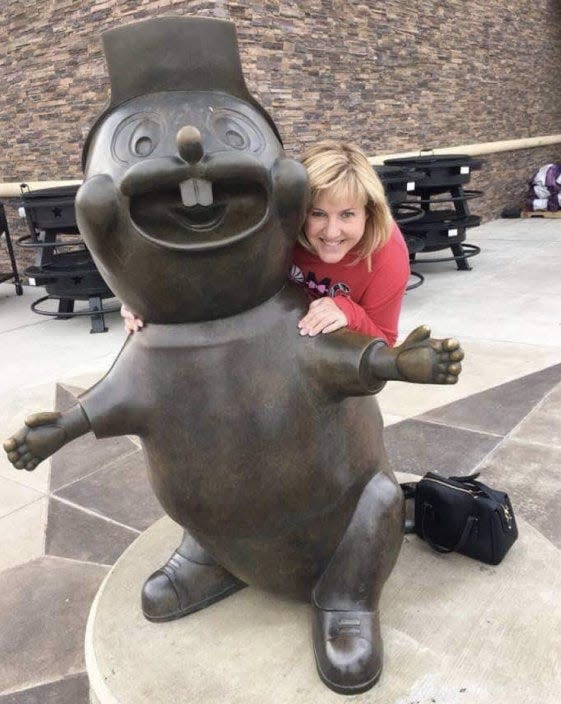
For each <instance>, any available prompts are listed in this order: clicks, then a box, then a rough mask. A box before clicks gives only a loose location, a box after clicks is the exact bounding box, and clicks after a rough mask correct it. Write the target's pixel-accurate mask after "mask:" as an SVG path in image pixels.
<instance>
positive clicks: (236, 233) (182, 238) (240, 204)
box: [121, 157, 269, 250]
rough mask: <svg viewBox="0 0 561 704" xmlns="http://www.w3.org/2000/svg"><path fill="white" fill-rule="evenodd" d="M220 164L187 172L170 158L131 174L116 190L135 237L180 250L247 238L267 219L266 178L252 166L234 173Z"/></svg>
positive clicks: (238, 167)
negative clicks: (123, 200) (122, 196)
mask: <svg viewBox="0 0 561 704" xmlns="http://www.w3.org/2000/svg"><path fill="white" fill-rule="evenodd" d="M223 161H224V160H223V159H221V160H220V161H219V160H218V159H214V160H212V161H210V160H209V161H208V162H207V163H205V164H204V165H201V166H199V165H197V166H196V167H189V166H187V165H186V164H185V163H184V162H183V163H178V160H176V159H174V158H173V157H170V158H167V159H157V160H153V161H152V163H150V162H145V163H144V164H138V165H136V166H135V167H133V168H131V169H130V170H129V172H128V173H127V175H126V176H125V178H124V179H123V182H122V185H121V190H122V191H123V193H124V194H125V195H127V196H128V197H129V199H130V201H129V208H130V215H131V218H132V221H133V222H134V224H135V225H136V228H137V231H138V233H139V234H140V235H141V236H143V237H144V238H146V239H148V240H150V241H152V242H153V243H155V244H158V245H161V246H163V247H167V248H171V249H184V250H206V249H215V248H216V247H223V246H225V245H227V244H230V243H232V242H235V241H237V240H239V239H242V238H244V237H246V236H248V235H249V234H251V233H252V232H253V231H254V230H255V229H256V228H257V226H258V225H259V224H260V223H261V221H262V220H263V218H264V217H265V216H266V214H267V205H268V201H269V196H268V188H267V186H268V183H269V179H268V174H267V173H264V170H263V167H262V165H261V164H258V168H256V164H255V162H254V161H253V160H252V163H250V164H249V166H248V164H247V163H245V164H243V163H242V165H241V167H240V164H239V163H238V164H237V165H235V166H237V168H235V166H233V165H232V164H229V163H226V164H223V163H222V162H223ZM227 161H229V160H227ZM164 167H165V168H164Z"/></svg>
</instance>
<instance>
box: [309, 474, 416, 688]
mask: <svg viewBox="0 0 561 704" xmlns="http://www.w3.org/2000/svg"><path fill="white" fill-rule="evenodd" d="M403 526H404V504H403V496H402V491H401V489H400V487H399V485H398V484H397V482H396V481H395V479H393V478H390V476H388V474H386V473H383V472H380V473H379V474H376V475H375V476H374V477H373V478H372V479H371V480H370V482H369V483H368V485H367V486H366V488H365V489H364V492H363V493H362V496H361V498H360V500H359V502H358V504H357V507H356V510H355V512H354V514H353V517H352V519H351V522H350V523H349V526H348V528H347V530H346V532H345V535H344V536H343V539H342V540H341V542H340V543H339V546H338V547H337V550H336V551H335V554H334V556H333V558H332V559H331V561H330V563H329V565H328V566H327V568H326V570H325V572H324V573H323V574H322V576H321V578H320V579H319V581H318V582H317V584H316V586H315V587H314V590H313V594H312V609H313V638H314V653H315V657H316V665H317V668H318V672H319V675H320V677H321V679H322V680H323V681H324V682H325V684H327V686H328V687H330V688H331V689H333V690H334V691H336V692H339V693H340V694H356V693H359V692H364V691H366V690H367V689H369V688H370V687H372V686H373V685H374V684H375V683H376V682H377V680H378V678H379V677H380V674H381V671H382V639H381V636H380V620H379V613H378V602H379V599H380V594H381V592H382V587H383V586H384V583H385V582H386V580H387V578H388V577H389V575H390V573H391V571H392V569H393V566H394V564H395V561H396V559H397V556H398V554H399V550H400V548H401V543H402V539H403Z"/></svg>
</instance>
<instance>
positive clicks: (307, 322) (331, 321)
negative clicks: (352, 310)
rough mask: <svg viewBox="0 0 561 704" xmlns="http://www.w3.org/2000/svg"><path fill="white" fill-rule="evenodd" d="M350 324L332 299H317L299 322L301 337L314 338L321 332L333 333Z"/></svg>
mask: <svg viewBox="0 0 561 704" xmlns="http://www.w3.org/2000/svg"><path fill="white" fill-rule="evenodd" d="M348 324H349V321H348V320H347V316H346V315H345V314H344V313H343V311H342V310H341V309H340V308H339V306H338V305H337V304H336V303H335V301H334V300H333V299H332V298H327V297H325V298H317V299H316V300H315V301H312V302H311V303H310V307H309V308H308V312H307V313H306V315H305V316H304V317H303V318H302V319H301V320H300V321H299V323H298V327H299V328H300V335H309V336H310V337H313V336H314V335H317V334H318V333H320V332H326V333H327V332H333V331H334V330H339V328H344V327H345V326H346V325H348Z"/></svg>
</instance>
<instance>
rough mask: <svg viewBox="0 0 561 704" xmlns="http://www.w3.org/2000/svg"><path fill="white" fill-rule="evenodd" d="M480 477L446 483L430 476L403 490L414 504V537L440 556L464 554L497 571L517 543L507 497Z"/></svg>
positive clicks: (408, 485)
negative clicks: (456, 553) (479, 478)
mask: <svg viewBox="0 0 561 704" xmlns="http://www.w3.org/2000/svg"><path fill="white" fill-rule="evenodd" d="M478 476H479V475H478V474H472V475H469V476H466V477H443V476H441V475H440V474H435V473H433V472H428V473H427V474H425V476H424V477H423V478H422V479H421V480H420V481H419V482H416V483H415V482H411V483H406V484H402V485H401V487H402V489H403V491H404V494H405V498H413V499H414V501H415V521H414V525H409V526H408V528H407V527H406V532H410V533H412V532H415V533H416V534H417V535H418V536H419V537H420V538H422V539H423V540H425V541H426V542H427V543H428V544H429V545H430V546H431V547H432V548H434V549H435V550H437V551H438V552H459V553H461V554H462V555H467V556H468V557H472V558H474V559H475V560H480V561H481V562H486V563H488V564H490V565H498V564H499V562H500V561H501V560H502V559H503V557H504V556H505V555H506V553H507V552H508V550H509V548H510V546H511V545H512V544H513V543H514V541H515V540H516V538H517V537H518V529H517V527H516V520H515V518H514V513H513V511H512V505H511V503H510V499H509V498H508V495H507V494H506V493H505V492H504V491H497V490H496V489H491V488H490V487H488V486H487V485H485V484H483V483H482V482H480V481H477V477H478Z"/></svg>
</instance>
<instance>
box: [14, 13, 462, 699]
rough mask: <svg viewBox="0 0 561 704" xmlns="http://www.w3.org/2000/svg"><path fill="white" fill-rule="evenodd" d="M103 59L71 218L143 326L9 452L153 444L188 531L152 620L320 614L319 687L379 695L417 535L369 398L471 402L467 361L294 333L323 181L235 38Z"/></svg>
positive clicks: (424, 340) (122, 43)
mask: <svg viewBox="0 0 561 704" xmlns="http://www.w3.org/2000/svg"><path fill="white" fill-rule="evenodd" d="M104 43H105V51H106V56H107V61H108V66H109V73H110V77H111V86H112V93H111V103H110V105H109V108H108V109H107V110H106V111H105V113H104V114H103V115H102V116H101V117H100V118H99V120H98V121H97V122H96V124H95V125H94V127H93V128H92V131H91V132H90V135H89V137H88V140H87V143H86V146H85V157H86V160H85V175H86V179H85V182H84V184H83V186H82V187H81V189H80V191H79V193H78V196H77V200H76V212H77V218H78V222H79V226H80V230H81V232H82V234H83V237H84V239H85V240H86V242H87V244H88V247H89V248H90V250H91V252H92V255H93V257H94V259H95V261H96V263H97V265H98V268H99V269H100V271H101V272H102V274H103V276H104V278H105V279H106V281H107V283H108V284H109V286H110V287H111V288H112V289H113V291H114V292H115V293H116V294H117V295H118V296H119V298H120V299H121V300H122V301H123V302H124V303H126V305H127V306H128V307H129V308H130V309H131V310H134V311H135V312H136V313H137V314H138V315H139V316H140V317H142V318H143V319H144V321H145V322H146V323H147V325H146V327H145V329H144V330H143V331H142V333H140V334H136V335H134V336H132V337H131V338H129V339H128V340H127V341H126V343H125V345H124V347H123V349H122V350H121V352H120V354H119V356H118V358H117V359H116V360H115V362H114V364H113V366H112V367H111V369H110V370H109V372H108V373H107V374H106V376H105V377H104V378H103V379H102V380H101V381H100V382H99V383H97V384H96V385H95V386H94V387H92V388H91V389H89V390H88V391H86V392H85V393H84V394H83V395H81V396H80V398H79V402H78V403H77V404H76V405H75V406H74V407H73V408H71V409H69V410H68V411H65V412H63V413H52V412H47V413H39V414H35V415H33V416H31V417H29V418H28V419H27V421H26V425H25V427H24V428H23V429H22V430H20V431H19V432H18V433H16V434H15V435H14V436H13V437H12V438H10V439H9V440H7V441H6V442H5V444H4V447H5V449H6V451H7V452H8V456H9V458H10V460H11V461H12V462H13V464H14V466H15V467H16V468H18V469H27V470H32V469H34V468H35V467H36V466H37V464H38V463H39V462H40V461H41V460H43V459H45V458H46V457H48V456H50V455H52V454H53V453H54V452H56V451H57V450H58V449H59V448H60V447H62V446H63V445H64V444H65V443H67V442H69V441H71V440H72V439H74V438H76V437H78V436H80V435H82V434H84V433H86V432H88V431H90V430H93V431H94V433H95V434H96V436H97V437H99V438H104V437H111V436H118V435H123V434H136V435H138V436H139V437H140V438H141V440H142V445H143V447H144V451H145V454H146V458H147V463H148V468H149V476H150V481H151V484H152V487H153V489H154V492H155V494H156V496H157V497H158V499H159V501H160V503H161V504H162V506H163V507H164V509H165V511H166V512H167V513H168V514H169V516H171V518H173V520H175V521H177V522H178V523H179V524H181V525H182V526H183V527H184V528H185V531H186V532H185V537H184V540H183V542H182V545H181V546H180V548H179V549H178V551H177V552H176V553H175V555H174V556H172V558H171V560H170V562H169V563H168V564H167V565H166V566H164V568H163V569H162V570H161V571H159V572H158V573H156V574H155V575H153V576H152V577H151V578H150V579H149V580H148V582H147V583H146V585H145V588H144V593H143V605H144V610H145V613H146V615H147V616H148V617H149V618H152V619H153V620H165V619H168V618H174V617H176V616H179V615H183V614H186V613H189V612H191V611H195V610H197V609H200V608H203V607H205V606H207V605H208V604H210V603H212V602H213V601H216V600H217V599H220V598H222V597H224V596H226V595H228V594H230V593H232V592H233V591H235V590H236V589H239V588H241V587H242V586H244V585H245V584H249V585H252V586H255V587H258V588H262V589H268V590H273V591H276V592H279V593H281V594H285V595H289V596H292V597H295V598H297V599H306V600H309V601H311V604H312V614H313V640H314V651H315V656H316V662H317V667H318V671H319V674H320V676H321V678H322V680H323V681H324V682H325V683H326V684H327V685H328V686H329V687H331V688H332V689H334V690H335V691H337V692H341V693H345V694H352V693H357V692H361V691H364V690H366V689H368V688H369V687H371V686H372V685H373V684H374V683H375V682H376V681H377V679H378V678H379V676H380V672H381V668H382V641H381V637H380V625H379V614H378V601H379V598H380V593H381V590H382V587H383V585H384V583H385V581H386V579H387V577H388V575H389V574H390V572H391V570H392V568H393V566H394V563H395V561H396V558H397V555H398V552H399V549H400V545H401V542H402V536H403V526H404V508H403V498H402V492H401V489H400V487H399V485H398V484H397V482H396V479H395V477H394V475H393V473H392V471H391V469H390V467H389V466H388V462H387V459H386V454H385V451H384V444H383V439H382V419H381V416H380V412H379V409H378V405H377V402H376V400H375V398H374V397H373V394H375V393H376V392H377V391H379V390H380V389H381V388H382V386H383V384H384V382H385V381H386V380H389V379H396V380H402V381H412V382H421V383H454V382H455V381H456V380H457V375H458V374H459V372H460V364H459V362H460V360H461V359H462V356H463V354H462V351H461V349H460V347H459V344H458V343H457V342H456V341H454V340H449V339H448V340H432V339H430V338H429V331H428V329H426V328H424V327H422V328H418V329H417V330H415V331H414V332H413V333H411V335H409V337H408V338H407V339H406V340H405V341H404V342H403V343H402V344H401V345H399V346H398V347H396V348H394V349H390V348H388V347H387V346H386V344H385V343H384V342H383V341H382V340H379V339H373V338H370V337H366V336H364V335H361V334H357V333H353V332H350V331H348V330H346V329H342V330H339V331H337V332H334V333H331V334H326V335H318V336H317V337H306V336H301V335H299V334H298V327H297V323H298V321H299V320H300V319H301V318H302V316H303V315H304V313H305V312H306V310H307V307H308V300H307V298H306V296H305V294H304V292H303V291H302V290H301V289H300V288H298V287H296V286H295V285H294V284H291V283H288V282H287V272H288V269H289V263H290V257H291V251H292V248H293V245H294V242H295V238H296V234H297V232H298V230H299V228H300V227H301V225H302V223H303V220H304V217H305V214H306V210H307V198H308V184H307V175H306V172H305V169H304V168H303V167H302V166H301V165H300V164H299V163H298V162H296V161H293V160H291V159H288V158H286V157H285V156H284V155H283V151H282V145H281V142H280V138H279V136H278V133H277V130H276V128H275V126H274V124H273V122H272V120H271V118H270V117H269V115H268V114H267V113H266V112H265V111H264V110H263V108H262V107H261V106H260V105H259V104H258V103H257V102H256V101H255V100H254V99H253V98H252V97H251V96H250V94H249V93H248V91H247V87H246V85H245V82H244V79H243V75H242V71H241V65H240V61H239V56H238V50H237V43H236V37H235V32H234V29H233V26H232V25H231V24H230V23H228V22H223V21H218V20H208V19H201V18H160V19H156V20H149V21H146V22H141V23H137V24H135V25H129V26H126V27H123V28H119V29H116V30H112V31H110V32H108V33H106V34H105V35H104ZM170 594H171V597H170ZM170 598H171V599H172V600H171V601H170ZM173 599H175V601H173Z"/></svg>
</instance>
